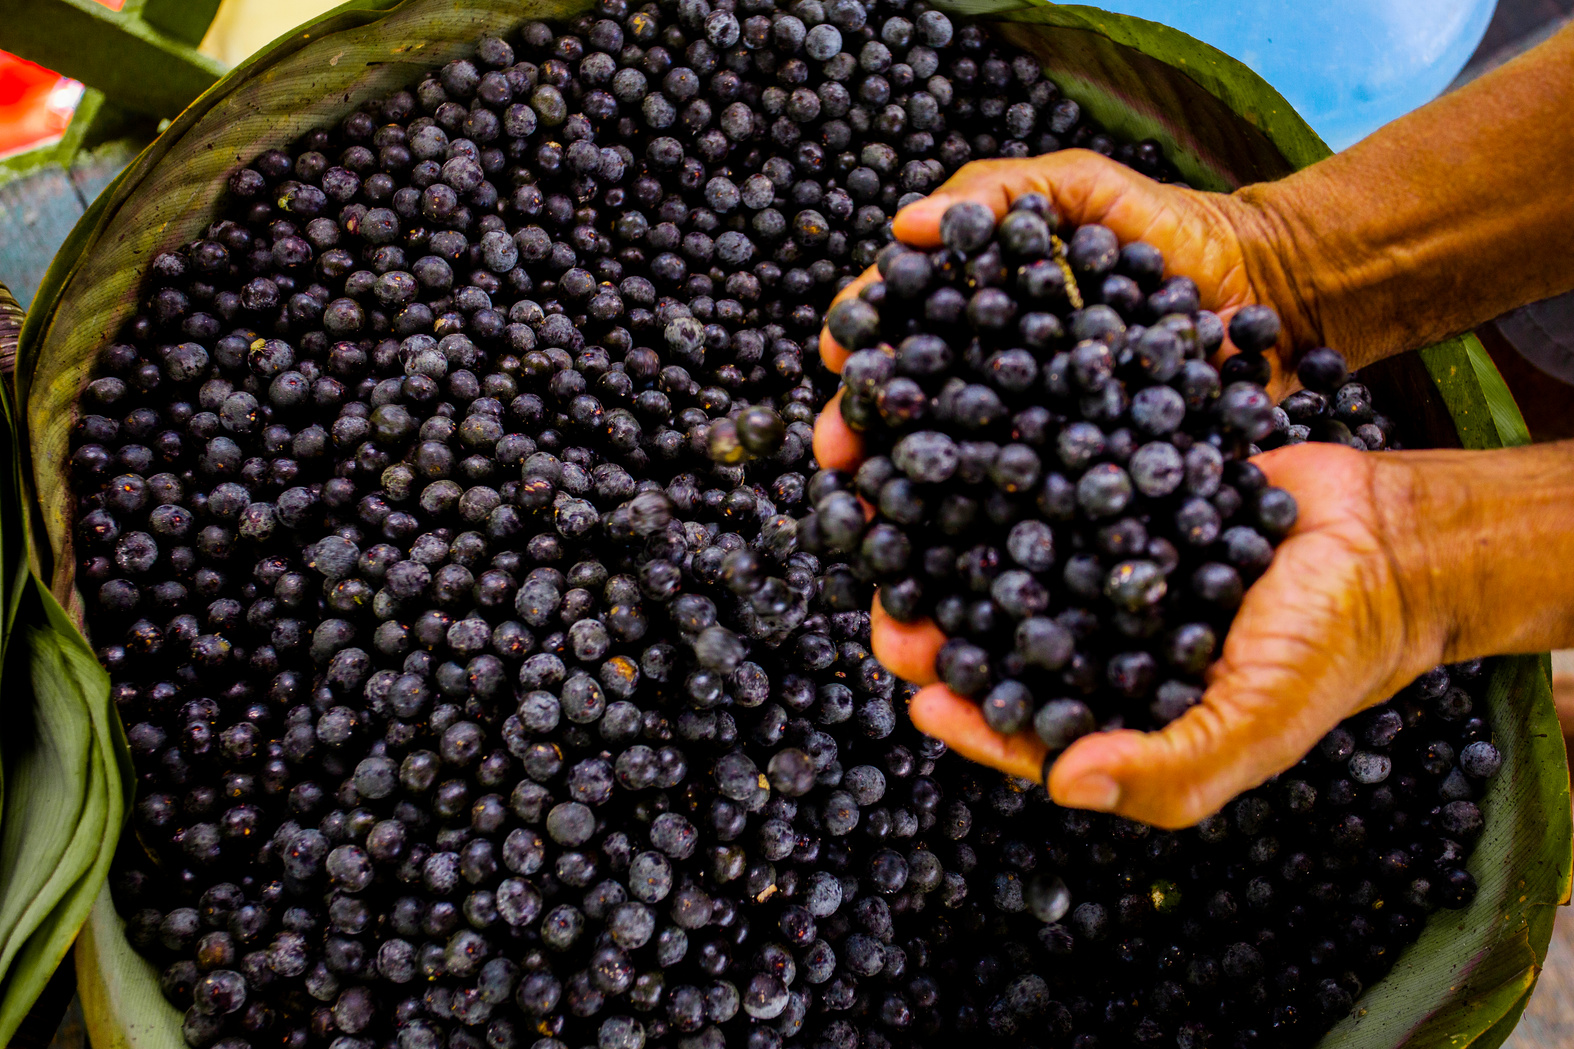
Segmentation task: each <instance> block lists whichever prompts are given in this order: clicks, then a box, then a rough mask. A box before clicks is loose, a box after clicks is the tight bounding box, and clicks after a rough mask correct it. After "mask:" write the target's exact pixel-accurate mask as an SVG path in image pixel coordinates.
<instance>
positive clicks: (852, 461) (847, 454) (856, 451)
mask: <svg viewBox="0 0 1574 1049" xmlns="http://www.w3.org/2000/svg"><path fill="white" fill-rule="evenodd" d="M845 392H846V389H845V388H843V389H840V390H837V391H836V394H835V396H833V397H832V398H831V399H830V401H829V402H828V403H827V404H826V406H825V407H824V408H822V409H820V414H819V416H818V417H816V418H815V420H814V459H815V461H816V462H818V463H819V464H820V468H821V469H822V470H846V471H847V472H849V473H851V472H852V471H854V470H856V469H858V464H859V463H861V462H863V458H864V439H863V437H862V436H860V435H859V434H857V433H855V432H854V431H853V428H852V427H850V426H848V425H847V420H846V419H843V418H842V394H843V393H845Z"/></svg>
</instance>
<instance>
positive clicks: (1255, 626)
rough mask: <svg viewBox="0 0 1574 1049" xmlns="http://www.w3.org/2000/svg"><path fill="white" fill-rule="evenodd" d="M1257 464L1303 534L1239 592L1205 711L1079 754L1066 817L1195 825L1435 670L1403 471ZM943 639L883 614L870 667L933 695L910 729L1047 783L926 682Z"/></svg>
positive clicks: (1019, 751)
mask: <svg viewBox="0 0 1574 1049" xmlns="http://www.w3.org/2000/svg"><path fill="white" fill-rule="evenodd" d="M1255 462H1256V463H1257V464H1258V465H1259V466H1261V467H1262V469H1263V471H1264V472H1265V473H1266V474H1267V475H1268V480H1269V482H1270V483H1271V484H1274V485H1277V486H1279V487H1281V488H1285V489H1287V490H1289V491H1290V492H1291V493H1292V494H1294V495H1295V497H1296V501H1297V502H1298V504H1299V506H1300V511H1301V512H1300V519H1299V520H1298V521H1297V523H1296V525H1295V527H1294V529H1293V530H1292V531H1291V532H1290V534H1289V536H1288V537H1287V538H1286V539H1285V540H1284V542H1283V543H1281V544H1280V546H1279V548H1278V550H1277V552H1276V554H1275V556H1274V559H1273V564H1272V565H1271V566H1270V567H1269V568H1268V571H1267V572H1265V573H1264V574H1263V576H1262V577H1261V578H1260V579H1258V580H1257V582H1256V583H1254V584H1253V585H1252V586H1251V587H1250V588H1249V589H1248V590H1247V591H1246V597H1245V600H1244V601H1243V602H1242V603H1241V607H1240V609H1239V611H1238V612H1237V613H1236V616H1235V620H1234V622H1233V623H1232V624H1231V626H1230V632H1229V634H1228V636H1227V637H1226V638H1225V642H1224V649H1223V653H1222V655H1221V656H1220V658H1219V659H1218V661H1217V662H1215V663H1214V665H1213V666H1212V667H1211V668H1210V670H1209V672H1208V687H1207V689H1206V691H1204V693H1203V696H1202V700H1201V702H1200V703H1198V704H1197V705H1196V706H1195V707H1193V708H1192V709H1191V710H1189V711H1188V712H1187V713H1186V714H1184V715H1182V716H1181V717H1180V718H1178V719H1176V720H1175V721H1173V722H1171V723H1170V724H1169V725H1167V726H1166V727H1165V728H1163V729H1162V730H1160V731H1158V732H1137V731H1134V730H1129V729H1128V730H1122V731H1118V732H1110V733H1103V734H1097V733H1096V734H1093V735H1089V736H1084V737H1083V738H1082V739H1080V740H1078V741H1077V742H1076V743H1074V744H1072V745H1071V746H1070V747H1069V748H1067V749H1066V750H1065V752H1064V753H1062V754H1060V755H1059V756H1058V757H1056V758H1055V760H1054V761H1053V763H1052V764H1050V765H1049V766H1048V769H1047V772H1048V780H1047V783H1046V785H1047V786H1048V788H1049V791H1050V794H1051V796H1052V797H1053V798H1054V799H1055V800H1056V801H1057V802H1059V803H1060V804H1063V805H1069V806H1072V807H1076V808H1088V809H1097V810H1100V811H1105V812H1115V813H1119V814H1120V815H1123V816H1127V817H1129V818H1131V819H1136V820H1142V821H1143V822H1145V823H1152V824H1155V825H1157V826H1161V827H1184V826H1189V825H1191V824H1193V823H1195V822H1197V821H1198V820H1200V819H1202V818H1204V817H1206V816H1208V815H1210V814H1212V813H1213V812H1215V811H1217V810H1218V809H1219V808H1220V807H1222V806H1223V805H1224V804H1225V803H1226V802H1228V801H1229V800H1230V799H1231V798H1233V797H1235V796H1236V795H1237V794H1239V793H1240V792H1241V791H1244V790H1248V789H1250V788H1251V787H1254V786H1257V785H1258V784H1260V783H1262V782H1263V781H1264V780H1266V779H1268V778H1269V777H1270V776H1273V775H1274V774H1276V773H1278V772H1281V771H1283V770H1284V769H1286V768H1288V767H1290V766H1291V765H1293V764H1294V763H1295V762H1296V761H1298V760H1300V758H1301V756H1302V755H1303V754H1305V753H1306V751H1308V750H1310V749H1311V747H1312V746H1313V745H1314V744H1315V743H1316V742H1317V740H1318V739H1320V738H1321V737H1322V736H1323V735H1324V734H1325V733H1326V732H1328V730H1330V729H1331V728H1333V727H1334V726H1335V725H1337V724H1338V723H1339V722H1340V721H1342V720H1343V719H1344V718H1346V717H1349V716H1350V715H1351V714H1353V713H1355V712H1356V711H1359V710H1363V709H1365V708H1367V707H1370V706H1373V705H1375V704H1377V703H1381V702H1383V701H1384V700H1386V699H1388V698H1389V697H1390V696H1392V695H1393V694H1394V693H1395V692H1397V691H1398V690H1399V689H1400V688H1402V687H1404V686H1405V685H1406V684H1408V683H1409V682H1410V681H1411V680H1413V679H1414V678H1415V677H1416V676H1417V675H1418V674H1420V673H1422V672H1424V671H1425V670H1427V669H1429V668H1430V667H1431V666H1433V665H1435V664H1436V663H1438V662H1441V661H1442V656H1443V640H1442V639H1441V638H1440V637H1439V636H1437V635H1438V632H1437V631H1434V630H1430V629H1429V617H1428V615H1427V610H1426V609H1424V608H1420V607H1417V606H1418V605H1420V604H1424V602H1421V601H1418V600H1417V599H1416V597H1415V594H1416V591H1417V589H1418V588H1417V587H1416V586H1414V585H1413V583H1412V580H1413V579H1414V577H1415V575H1416V572H1417V567H1416V566H1415V565H1414V564H1412V563H1411V562H1412V561H1413V560H1414V558H1413V557H1411V556H1409V555H1408V554H1407V553H1405V552H1406V551H1409V550H1414V549H1417V548H1418V547H1417V545H1416V544H1415V543H1413V542H1411V541H1410V540H1409V534H1408V530H1409V529H1410V528H1411V527H1412V525H1413V522H1411V521H1407V520H1405V519H1404V514H1403V513H1402V512H1399V510H1400V508H1401V507H1403V506H1404V505H1405V493H1406V491H1407V490H1408V487H1409V486H1408V484H1407V483H1406V481H1405V480H1404V476H1403V475H1404V473H1405V471H1407V470H1408V469H1410V468H1409V467H1408V466H1406V465H1405V464H1404V460H1403V458H1402V457H1400V456H1389V455H1373V454H1367V453H1361V452H1356V451H1352V450H1351V449H1348V448H1343V447H1339V446H1336V445H1325V444H1302V445H1296V446H1293V447H1289V448H1281V449H1279V450H1277V451H1273V452H1268V453H1267V454H1265V455H1262V456H1259V457H1257V459H1256V460H1255ZM943 640H944V639H943V638H942V637H941V636H940V634H939V631H938V629H936V628H935V627H934V626H933V625H932V624H929V625H927V626H925V627H920V628H917V629H913V628H909V627H902V626H901V625H900V624H897V623H895V622H893V621H892V620H891V619H889V617H886V616H884V615H883V614H881V613H880V612H879V610H878V608H877V609H876V612H875V616H874V636H873V647H874V652H875V655H876V656H877V657H878V658H879V659H881V660H882V661H888V662H887V666H889V667H890V668H891V670H892V671H893V672H895V673H897V674H899V675H903V676H907V675H909V674H913V675H915V676H913V677H911V678H910V680H913V681H915V682H918V683H921V684H924V685H925V686H926V687H925V688H924V689H923V690H922V691H920V692H919V694H918V695H917V696H916V697H915V698H914V699H913V701H912V703H911V705H910V706H909V708H908V713H909V715H910V716H911V717H912V719H913V723H914V724H915V725H917V726H918V728H919V729H920V730H921V731H923V732H925V733H927V734H929V735H931V736H934V737H936V738H937V739H942V740H944V741H945V742H946V743H947V744H949V745H950V746H951V747H952V748H953V749H955V750H956V751H957V752H958V753H960V754H962V755H963V756H965V757H968V758H971V759H973V760H975V761H979V762H982V763H984V764H987V765H993V766H995V767H996V768H999V769H1002V770H1004V771H1006V772H1009V773H1011V774H1013V775H1017V776H1023V777H1026V778H1028V779H1032V780H1036V781H1038V780H1042V779H1043V777H1044V775H1045V771H1046V769H1045V766H1044V761H1045V758H1046V757H1048V756H1049V755H1047V754H1046V752H1045V749H1044V746H1043V744H1042V743H1040V742H1039V741H1038V739H1037V738H1036V737H1035V736H1033V735H1032V734H1031V733H1024V734H1022V735H1018V736H1013V737H1009V738H1008V737H1004V736H1001V735H1000V734H999V733H996V732H994V731H992V730H991V729H989V728H988V727H987V726H986V725H985V724H984V720H983V716H982V714H981V713H980V711H979V707H978V705H977V704H976V703H975V702H973V701H972V700H968V699H964V698H962V697H961V696H958V695H956V694H955V693H952V692H950V691H949V690H947V689H946V688H945V686H943V685H939V684H933V683H932V682H933V681H934V680H935V678H934V671H933V662H934V656H935V653H936V652H937V651H938V650H939V646H940V643H941V642H943ZM926 667H927V668H928V670H927V672H923V673H920V671H923V669H924V668H926Z"/></svg>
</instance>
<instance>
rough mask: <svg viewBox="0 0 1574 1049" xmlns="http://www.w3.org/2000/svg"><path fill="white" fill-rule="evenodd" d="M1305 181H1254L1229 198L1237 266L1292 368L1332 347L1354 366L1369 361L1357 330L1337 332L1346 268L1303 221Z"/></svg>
mask: <svg viewBox="0 0 1574 1049" xmlns="http://www.w3.org/2000/svg"><path fill="white" fill-rule="evenodd" d="M1308 181H1311V180H1309V179H1307V178H1304V177H1299V178H1295V179H1293V180H1286V181H1280V182H1268V183H1258V184H1254V185H1250V186H1243V187H1241V188H1240V189H1238V190H1236V191H1235V192H1234V193H1232V194H1230V196H1229V198H1228V200H1229V202H1230V205H1231V207H1230V211H1231V221H1232V224H1233V225H1234V226H1235V229H1236V236H1237V238H1238V240H1239V241H1240V246H1241V259H1242V263H1243V265H1244V266H1245V268H1246V274H1247V279H1248V281H1249V282H1250V284H1251V286H1252V288H1253V289H1254V290H1255V291H1256V293H1257V295H1258V297H1259V298H1260V299H1261V300H1262V301H1263V302H1265V303H1267V304H1268V305H1271V306H1273V307H1274V308H1275V309H1276V310H1278V312H1279V316H1280V320H1281V322H1282V323H1283V325H1284V329H1285V336H1286V339H1287V341H1288V343H1289V347H1290V351H1291V353H1292V355H1293V356H1292V359H1291V362H1290V363H1291V364H1292V365H1293V363H1294V361H1295V360H1297V359H1299V356H1300V354H1302V353H1304V352H1305V351H1307V350H1309V349H1312V348H1314V347H1317V346H1333V347H1335V348H1336V349H1338V350H1340V351H1341V352H1342V353H1344V354H1345V356H1346V357H1347V359H1349V360H1350V362H1351V364H1352V366H1354V367H1359V366H1360V365H1361V364H1365V363H1369V361H1370V360H1373V359H1375V357H1374V356H1372V355H1371V354H1370V353H1369V351H1368V350H1367V348H1366V347H1364V346H1361V345H1358V343H1359V341H1360V339H1361V336H1360V335H1359V333H1360V332H1361V331H1362V329H1363V327H1364V326H1363V325H1360V324H1357V325H1355V326H1354V328H1353V330H1352V331H1349V332H1345V331H1343V330H1336V329H1339V328H1341V325H1340V323H1339V322H1340V321H1341V320H1342V319H1346V318H1348V317H1349V315H1350V312H1351V310H1350V304H1351V302H1352V297H1351V296H1350V295H1349V294H1348V293H1347V290H1346V289H1345V287H1344V280H1343V274H1344V273H1346V272H1349V267H1348V266H1347V264H1346V263H1345V262H1342V261H1341V256H1342V255H1343V254H1344V253H1342V252H1339V251H1337V250H1335V249H1334V247H1333V245H1332V244H1330V243H1329V238H1328V237H1327V235H1326V231H1325V230H1322V229H1319V228H1318V226H1317V224H1316V223H1315V222H1314V221H1312V219H1311V218H1310V216H1309V211H1310V210H1311V209H1310V208H1309V207H1308V204H1309V201H1308V200H1307V199H1306V198H1307V195H1308V194H1307V192H1306V191H1307V188H1308V187H1307V186H1306V185H1305V183H1306V182H1308Z"/></svg>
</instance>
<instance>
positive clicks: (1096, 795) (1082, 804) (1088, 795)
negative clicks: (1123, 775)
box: [1055, 772, 1120, 812]
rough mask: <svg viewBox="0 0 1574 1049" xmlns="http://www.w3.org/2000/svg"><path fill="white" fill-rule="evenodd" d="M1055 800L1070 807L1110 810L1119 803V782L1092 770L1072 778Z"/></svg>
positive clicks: (1096, 810)
mask: <svg viewBox="0 0 1574 1049" xmlns="http://www.w3.org/2000/svg"><path fill="white" fill-rule="evenodd" d="M1055 800H1057V801H1059V802H1060V803H1061V804H1062V805H1064V806H1066V807H1067V808H1071V809H1092V810H1094V811H1095V812H1111V811H1113V810H1114V808H1115V806H1116V805H1119V804H1120V784H1119V783H1116V782H1115V781H1114V780H1113V779H1111V778H1110V777H1108V776H1106V775H1104V774H1103V773H1102V772H1092V773H1089V774H1088V775H1086V776H1082V777H1081V778H1079V779H1074V780H1072V781H1071V782H1070V783H1069V784H1067V785H1066V786H1065V787H1064V788H1063V789H1062V790H1061V791H1060V797H1058V798H1056V799H1055Z"/></svg>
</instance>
